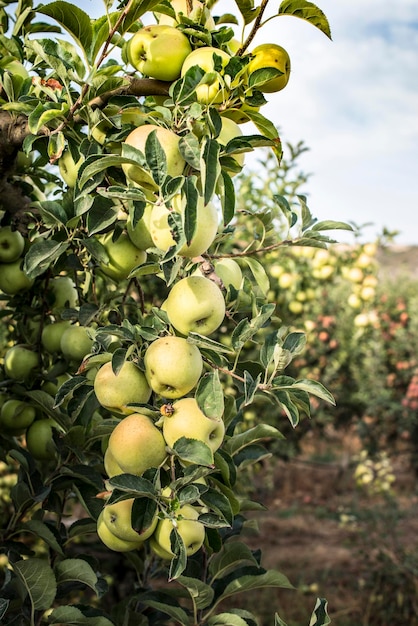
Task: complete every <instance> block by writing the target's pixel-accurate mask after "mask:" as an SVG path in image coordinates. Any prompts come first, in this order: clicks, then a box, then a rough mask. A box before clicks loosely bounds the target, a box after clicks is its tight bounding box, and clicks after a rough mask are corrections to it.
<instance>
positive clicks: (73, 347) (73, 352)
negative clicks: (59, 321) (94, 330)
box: [60, 324, 93, 363]
mask: <svg viewBox="0 0 418 626" xmlns="http://www.w3.org/2000/svg"><path fill="white" fill-rule="evenodd" d="M92 345H93V339H92V338H91V337H90V334H89V330H88V329H87V328H86V327H85V326H77V325H75V324H71V326H69V328H66V329H65V330H64V332H63V333H62V336H61V341H60V349H61V352H62V353H63V355H64V356H65V358H66V359H68V360H69V361H76V362H78V363H79V362H81V361H82V360H83V359H84V357H85V356H86V355H87V354H89V352H90V351H91V348H92Z"/></svg>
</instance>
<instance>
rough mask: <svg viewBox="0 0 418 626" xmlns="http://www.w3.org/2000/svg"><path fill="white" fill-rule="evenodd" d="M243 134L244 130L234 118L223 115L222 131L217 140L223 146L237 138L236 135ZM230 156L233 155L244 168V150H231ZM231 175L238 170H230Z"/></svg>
mask: <svg viewBox="0 0 418 626" xmlns="http://www.w3.org/2000/svg"><path fill="white" fill-rule="evenodd" d="M241 136H242V130H241V129H240V127H239V126H238V124H237V123H236V122H234V120H232V119H230V118H229V117H222V126H221V132H220V133H219V135H218V138H217V141H218V143H220V144H221V146H226V144H227V143H228V142H229V141H231V140H232V139H235V138H236V137H241ZM228 156H230V157H233V158H234V159H235V161H236V162H237V164H238V165H239V166H240V167H241V168H242V167H243V165H244V161H245V153H244V152H235V153H234V152H231V153H228ZM227 171H228V172H229V175H230V176H235V174H237V173H238V172H235V171H232V170H228V169H227Z"/></svg>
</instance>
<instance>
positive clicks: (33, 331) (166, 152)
mask: <svg viewBox="0 0 418 626" xmlns="http://www.w3.org/2000/svg"><path fill="white" fill-rule="evenodd" d="M189 5H190V3H189V2H187V1H186V0H173V2H171V8H170V11H169V13H170V14H169V15H168V14H163V13H155V14H154V15H155V18H156V21H157V23H156V24H151V25H148V26H143V25H142V24H139V23H138V24H137V25H136V26H135V27H133V31H134V34H133V35H132V37H131V38H130V39H129V40H128V41H127V42H126V43H125V46H124V49H123V54H124V55H125V57H126V61H127V63H129V64H130V65H131V67H132V68H134V70H135V72H139V73H140V74H141V77H143V78H150V79H152V80H154V81H162V82H163V83H167V84H168V85H169V86H170V85H171V91H170V89H169V88H168V86H167V85H165V88H166V89H167V94H168V93H169V94H170V97H163V99H162V100H161V99H160V100H158V96H155V97H153V98H152V106H150V107H148V104H147V103H146V104H145V105H144V104H143V101H141V102H137V103H136V104H134V105H132V106H127V107H122V108H121V107H120V106H119V105H118V104H112V103H110V104H109V105H108V106H107V107H106V108H105V109H104V113H105V114H108V116H109V118H106V115H104V119H100V121H99V123H97V124H96V125H93V126H92V128H89V131H88V132H89V137H88V139H89V142H90V134H91V137H92V138H93V139H94V140H95V142H96V146H99V148H98V150H99V152H98V154H97V155H96V156H100V157H104V160H105V159H106V158H108V159H110V161H111V162H112V163H113V162H114V163H116V164H117V166H118V174H117V176H116V179H115V180H113V179H112V172H111V167H112V165H109V170H110V171H109V173H108V174H107V179H106V182H107V183H109V189H110V191H109V190H108V189H102V191H103V193H104V195H105V194H106V193H108V194H109V197H110V198H115V201H114V204H113V205H112V206H111V208H109V206H110V204H111V200H109V203H108V204H107V205H106V204H104V205H103V206H105V207H106V206H107V207H108V208H109V214H110V215H111V217H110V218H109V219H108V221H106V220H107V218H106V217H105V218H103V222H101V221H100V219H101V218H97V213H98V212H101V211H102V205H100V203H97V204H95V205H94V207H93V209H94V210H92V212H91V213H92V214H94V212H95V211H96V219H97V222H98V223H99V226H98V227H96V226H95V224H94V219H93V218H90V216H89V215H88V209H89V208H91V205H87V204H86V207H87V209H84V208H82V209H79V208H78V214H76V215H74V216H73V218H70V219H69V220H68V221H67V223H66V234H68V233H71V237H70V238H71V243H70V244H68V242H67V244H66V245H69V246H72V254H71V255H70V254H68V252H67V249H66V250H65V254H68V257H66V256H65V254H64V253H63V256H62V257H61V259H60V260H59V262H57V263H56V265H54V263H53V262H52V263H51V265H50V266H48V270H47V271H43V267H41V269H39V271H38V269H37V268H36V267H35V270H36V271H33V267H32V272H31V271H25V270H24V267H22V261H23V256H24V254H25V253H26V252H27V251H29V254H28V255H27V256H26V260H27V259H28V258H29V259H30V258H31V256H30V255H31V252H33V250H35V252H33V255H32V259H36V255H37V254H38V250H39V249H40V246H38V248H37V244H39V241H37V240H36V235H35V236H33V237H32V238H31V240H30V241H29V240H28V241H25V239H24V238H23V237H22V235H21V234H20V233H19V232H18V231H13V230H12V228H11V227H10V226H3V227H1V229H0V264H1V265H0V291H2V292H3V293H4V294H6V296H7V298H11V299H13V298H14V297H17V298H18V300H16V301H14V306H15V309H16V310H18V309H19V308H21V309H22V311H24V310H25V307H28V306H29V304H30V307H31V311H38V312H39V315H38V314H35V315H32V317H31V319H28V318H27V317H25V315H24V314H23V323H22V325H21V327H20V328H18V329H17V330H18V332H16V333H15V340H12V341H11V342H10V343H11V345H8V346H7V349H6V351H5V354H4V359H3V367H2V370H3V374H4V378H5V382H6V387H7V388H8V393H7V395H6V394H4V397H2V406H1V412H0V434H1V435H2V436H7V437H18V438H20V441H21V442H22V443H23V445H24V446H25V447H26V448H27V450H28V451H29V452H30V453H31V454H32V456H33V457H34V459H36V460H38V461H39V462H41V463H43V462H46V463H49V462H56V460H57V458H58V457H59V454H60V447H61V446H64V447H65V445H66V443H67V442H68V441H70V444H71V436H68V432H69V431H70V432H71V429H72V428H73V427H74V428H75V430H76V429H77V428H78V427H80V426H82V427H85V426H86V424H88V427H87V428H86V432H87V434H90V431H91V432H94V428H95V424H99V425H100V426H103V427H104V428H105V430H106V432H107V436H106V437H104V438H103V441H102V447H101V449H100V454H101V459H100V461H99V462H100V467H101V472H102V474H103V476H104V477H105V479H106V484H107V486H108V487H109V498H108V500H107V502H106V504H105V505H104V506H103V510H102V512H101V513H100V515H99V517H98V519H97V532H98V535H99V537H100V538H101V540H102V541H103V542H104V543H105V544H106V545H107V546H108V547H109V548H111V549H113V550H116V551H127V550H132V549H136V548H139V547H141V546H142V545H143V543H144V541H146V540H149V545H150V546H151V548H152V549H153V550H154V552H155V553H156V554H157V555H158V556H160V557H162V558H164V559H171V558H172V557H173V554H174V553H173V546H172V531H173V529H174V530H175V531H176V533H177V536H178V537H180V539H182V541H183V543H184V547H185V550H186V554H187V555H191V554H194V553H195V552H196V551H197V550H198V549H199V548H200V547H201V546H202V544H203V542H204V540H205V526H204V524H203V522H202V521H201V519H199V517H200V515H201V513H202V511H203V510H205V505H204V499H201V498H200V495H201V494H202V493H203V492H204V491H205V490H206V489H208V488H210V487H208V485H207V483H206V480H205V479H204V476H203V474H204V473H203V474H202V475H200V474H199V468H200V470H202V468H206V469H207V468H208V467H212V466H213V459H214V454H215V452H216V451H217V450H218V449H219V447H220V446H221V444H222V443H223V441H224V437H225V423H224V420H223V416H222V415H219V414H218V415H217V416H216V417H214V416H213V415H212V416H209V415H208V414H206V412H205V410H204V407H203V406H201V404H200V403H199V397H198V394H197V393H196V389H197V388H198V386H199V383H200V381H201V380H202V378H203V377H204V375H205V373H207V372H208V370H210V366H209V365H207V364H206V363H205V359H204V355H202V352H201V350H200V349H199V347H198V346H197V345H195V344H194V343H193V341H192V340H191V339H190V335H191V334H193V335H195V336H198V337H200V338H206V337H209V336H210V335H212V334H214V333H216V332H217V331H218V329H219V328H220V327H221V325H222V324H223V323H224V320H225V317H226V315H227V298H226V295H227V294H228V291H229V290H230V289H233V290H235V291H236V292H238V291H239V290H240V289H241V287H242V285H243V282H244V280H245V278H244V275H243V272H242V269H241V267H242V266H241V265H240V263H239V262H237V260H235V259H234V258H231V257H232V256H233V255H230V254H226V255H225V256H224V257H223V258H222V255H215V257H214V258H212V256H211V254H210V252H209V251H211V250H214V249H217V246H218V243H221V242H222V237H223V236H224V233H223V228H224V226H225V223H226V222H225V220H223V219H222V216H221V213H225V212H228V211H229V213H230V215H229V218H228V220H229V221H230V220H231V219H232V217H233V213H234V207H232V209H231V208H230V207H228V203H229V202H231V200H230V198H231V196H232V191H231V189H232V187H233V183H232V179H233V177H234V176H235V175H236V174H237V173H239V172H240V171H241V170H242V168H243V166H244V157H245V152H246V151H249V150H252V149H253V147H254V146H256V145H259V144H260V142H261V145H273V144H274V142H275V141H276V139H278V138H277V135H276V131H274V133H272V137H264V136H254V137H255V139H254V137H250V138H249V139H248V140H246V139H245V137H244V135H243V132H242V130H241V128H240V124H242V123H244V122H247V121H251V120H253V121H254V119H257V115H258V110H259V108H260V106H262V105H263V104H264V103H265V98H264V96H263V95H262V94H265V93H272V92H276V91H279V90H281V89H283V88H284V87H285V86H286V85H287V82H288V80H289V75H290V59H289V56H288V54H287V52H286V51H285V50H284V49H283V48H282V47H280V46H278V45H276V44H262V45H260V46H257V47H256V48H254V49H253V50H252V51H250V52H248V51H246V50H245V49H242V51H241V48H242V45H243V42H239V41H236V40H234V39H232V38H231V37H228V38H226V39H225V41H222V38H220V39H219V40H218V39H217V38H216V36H213V37H212V35H211V33H212V32H215V30H216V26H215V22H214V20H213V18H212V16H211V14H210V11H209V10H208V9H207V7H206V6H205V5H204V4H202V3H200V2H199V1H198V0H195V1H194V2H193V3H192V7H191V12H190V6H189ZM161 8H163V7H161ZM190 24H195V25H197V26H198V27H199V28H200V29H201V31H202V32H203V33H204V37H203V39H199V38H198V37H196V36H195V35H196V32H198V31H193V29H192V31H189V29H188V28H187V25H190ZM199 28H198V30H199ZM190 32H194V35H191V34H190ZM203 44H205V45H203ZM234 59H235V61H237V63H238V65H236V68H238V67H239V69H238V70H234V71H235V76H233V75H232V74H234V72H232V73H231V67H234ZM189 80H190V81H191V82H193V84H194V90H193V98H192V99H191V100H190V101H189V102H186V104H187V106H184V107H183V106H182V105H181V99H180V98H179V97H177V96H178V92H176V89H178V88H176V86H175V85H178V84H180V83H181V81H184V84H187V83H188V81H189ZM176 81H177V82H176ZM178 81H180V83H179V82H178ZM173 85H174V86H173ZM175 96H176V97H177V99H176V97H175ZM186 100H187V99H186ZM179 102H180V104H179ZM112 115H114V118H115V119H117V124H118V125H119V126H118V130H121V132H120V134H119V136H118V139H117V141H114V142H113V141H108V138H107V136H106V135H107V131H108V129H109V128H110V126H109V125H108V119H111V118H112ZM169 118H170V119H169ZM263 119H264V118H263ZM261 126H263V123H262V124H261ZM81 135H83V132H81ZM84 136H85V135H84ZM240 142H243V143H240ZM73 147H74V146H73ZM76 152H77V151H74V150H71V149H70V146H65V149H62V150H61V152H60V154H59V155H58V160H57V165H58V168H57V169H58V170H59V174H60V177H61V179H62V181H63V182H64V185H63V184H62V182H61V183H60V184H61V187H63V188H64V192H63V198H64V200H63V205H64V206H65V209H67V208H68V206H67V205H71V208H73V205H75V204H76V203H78V207H79V205H80V199H81V198H82V197H83V195H84V191H83V184H84V183H85V182H86V180H85V179H88V178H89V177H88V176H87V174H85V172H88V171H89V170H88V168H91V167H92V166H95V162H94V157H95V155H94V154H93V158H89V155H88V154H87V153H86V152H83V151H80V154H79V156H75V153H76ZM106 155H107V156H106ZM208 155H209V156H208ZM212 157H213V158H212ZM113 158H114V159H115V160H114V161H112V159H113ZM118 159H119V160H118ZM110 161H108V163H110ZM97 162H98V163H99V159H98V160H97ZM83 177H84V179H83ZM122 178H123V179H124V180H122ZM113 183H114V184H113ZM124 183H126V184H124ZM112 184H113V185H112ZM121 189H122V191H121ZM112 193H113V195H111V194H112ZM86 195H88V194H87V193H86ZM105 197H106V195H105ZM106 200H108V198H107V197H106ZM116 208H117V211H116ZM221 208H222V210H221ZM60 210H61V208H60ZM102 212H103V213H106V211H105V210H104V209H103V211H102ZM84 213H85V214H86V215H84ZM116 213H117V214H116ZM59 215H60V219H61V215H62V214H61V213H60V212H59ZM89 220H90V221H89ZM85 233H87V237H85ZM83 237H85V238H84V239H83ZM40 239H42V238H40ZM53 241H55V242H56V240H53ZM83 241H84V243H85V245H84V248H83V244H82V243H79V242H83ZM41 243H43V242H42V241H41ZM56 243H57V248H59V245H60V244H61V242H56ZM70 249H71V247H70ZM80 250H82V252H80ZM76 257H77V258H76ZM58 258H59V256H58V255H57V259H58ZM63 259H66V260H67V261H68V263H67V264H66V263H65V261H64V262H63ZM54 260H55V259H54ZM44 262H45V266H47V263H46V261H45V260H44ZM170 264H171V265H170ZM30 265H31V263H30V262H28V261H27V264H26V270H28V268H30ZM171 267H172V269H171V272H172V274H171V275H170V276H169V275H168V273H167V272H169V271H170V268H171ZM167 268H169V269H167ZM147 274H154V276H153V279H154V280H155V278H156V279H158V280H163V281H164V288H165V290H166V294H165V297H164V298H163V299H162V301H157V302H156V304H155V306H154V308H153V310H152V311H150V310H147V311H145V309H146V307H145V306H144V307H143V309H144V310H143V311H142V317H141V315H137V318H138V319H140V323H138V327H139V330H138V328H137V329H135V327H133V324H131V323H130V322H129V321H128V320H125V319H124V313H125V310H126V309H124V307H125V306H133V305H135V307H136V309H139V308H140V306H141V303H140V296H141V293H140V296H139V297H137V298H136V299H135V297H133V296H131V294H130V292H129V285H130V284H131V280H136V279H137V277H138V276H143V275H147ZM138 282H139V281H138ZM137 284H138V283H137ZM123 290H126V291H125V293H124V295H123V296H122V297H120V298H119V296H118V295H116V296H115V294H120V293H121V291H123ZM127 294H129V298H128V297H127ZM142 295H143V294H142ZM152 295H153V294H151V296H152ZM25 296H26V299H25ZM19 297H21V298H22V299H21V300H19ZM118 298H119V299H118ZM112 299H115V300H117V303H116V305H114V303H113V300H112ZM151 308H152V307H149V308H148V309H151ZM147 314H148V318H147V322H149V320H150V318H152V320H153V321H152V322H150V323H149V328H148V326H147V324H146V323H145V322H144V321H143V320H144V318H145V317H146V315H147ZM112 315H113V316H116V318H117V323H113V324H112V322H111V321H109V318H110V317H112ZM153 315H154V317H152V316H153ZM156 320H157V321H156ZM125 322H126V323H125ZM17 326H18V324H16V328H17ZM34 392H35V393H34ZM37 392H40V393H41V394H45V395H48V397H49V398H48V399H46V398H45V395H39V394H38V393H37ZM83 394H84V395H83ZM31 398H36V399H37V400H38V403H36V402H33V401H31ZM52 398H53V399H54V400H52ZM89 403H90V404H89ZM80 407H83V408H80ZM86 407H87V408H86ZM90 407H91V410H90ZM89 410H90V415H88V416H86V414H87V413H88V412H89ZM83 411H84V413H83ZM80 414H81V416H80ZM63 442H64V443H63ZM183 445H185V446H186V448H187V447H188V449H189V450H192V451H193V450H197V453H196V455H195V456H194V455H193V453H191V452H189V454H187V453H186V454H184V453H182V452H181V450H183V447H182V446H183ZM196 446H197V448H196ZM69 448H70V450H71V445H70V446H69ZM196 459H200V460H202V459H203V461H204V462H202V463H201V464H200V463H199V461H196ZM194 464H195V465H196V467H197V468H198V470H197V473H195V474H193V470H190V471H191V472H192V473H191V474H190V476H189V478H190V480H189V483H190V485H193V486H194V487H195V492H194V493H195V497H194V498H189V499H187V501H183V500H181V499H180V498H179V496H178V492H177V488H176V486H175V485H176V480H177V479H178V478H179V476H180V477H182V479H184V474H185V473H186V472H187V469H190V467H193V466H194ZM154 470H158V471H162V472H163V475H164V476H165V481H164V484H163V485H161V488H160V489H159V490H158V495H156V496H153V498H151V502H152V503H153V504H152V506H151V505H150V498H145V499H141V498H138V497H124V496H120V495H119V496H118V495H116V496H115V489H114V483H112V480H113V481H114V480H116V479H117V477H120V476H124V475H131V476H135V477H148V476H149V475H150V472H152V471H154ZM176 472H177V473H176ZM208 473H210V472H208ZM204 475H206V474H204ZM144 480H145V478H144ZM147 480H148V478H147ZM208 480H210V479H208ZM202 481H203V482H202ZM196 485H198V487H196ZM116 493H117V490H116ZM141 506H144V507H145V511H144V512H143V511H142V510H141ZM142 513H143V515H142V517H143V520H144V522H143V524H141V528H137V525H135V524H133V520H134V519H137V518H138V516H141V514H142Z"/></svg>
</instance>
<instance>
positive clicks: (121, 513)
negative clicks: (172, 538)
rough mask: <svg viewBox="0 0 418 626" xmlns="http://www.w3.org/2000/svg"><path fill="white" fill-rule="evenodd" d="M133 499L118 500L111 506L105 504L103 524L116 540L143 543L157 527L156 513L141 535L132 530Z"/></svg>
mask: <svg viewBox="0 0 418 626" xmlns="http://www.w3.org/2000/svg"><path fill="white" fill-rule="evenodd" d="M133 503H134V498H129V499H128V500H119V502H114V503H113V504H106V505H105V507H104V508H103V510H102V513H103V522H104V523H105V524H106V526H107V527H108V529H109V530H110V532H111V533H112V534H113V535H115V537H117V538H118V539H122V540H124V541H134V542H135V541H145V540H146V539H148V538H149V537H150V536H151V535H152V533H153V532H154V530H155V527H156V526H157V522H158V517H157V513H156V514H155V515H154V518H153V520H152V522H151V524H150V525H149V527H148V528H147V529H145V530H144V531H143V532H142V533H141V534H138V533H137V531H136V530H134V529H133V528H132V524H131V519H132V506H133Z"/></svg>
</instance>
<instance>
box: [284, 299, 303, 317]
mask: <svg viewBox="0 0 418 626" xmlns="http://www.w3.org/2000/svg"><path fill="white" fill-rule="evenodd" d="M287 308H288V309H289V311H290V312H291V313H293V314H294V315H300V314H301V313H302V311H303V304H302V302H300V301H299V300H290V302H289V303H288V305H287Z"/></svg>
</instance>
